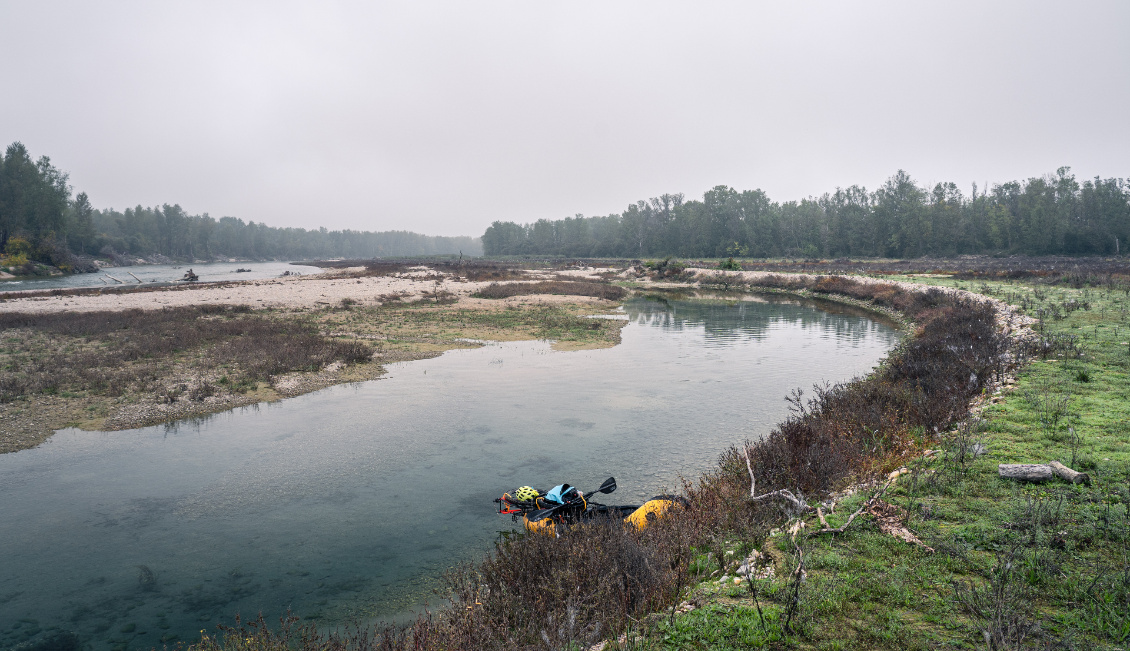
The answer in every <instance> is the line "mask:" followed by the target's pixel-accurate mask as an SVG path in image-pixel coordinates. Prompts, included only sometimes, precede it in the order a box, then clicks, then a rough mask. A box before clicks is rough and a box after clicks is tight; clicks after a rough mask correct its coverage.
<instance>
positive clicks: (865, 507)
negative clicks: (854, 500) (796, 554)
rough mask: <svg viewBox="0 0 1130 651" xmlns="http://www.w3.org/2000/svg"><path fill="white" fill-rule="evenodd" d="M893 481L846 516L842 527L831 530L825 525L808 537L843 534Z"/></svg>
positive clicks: (884, 485) (888, 481)
mask: <svg viewBox="0 0 1130 651" xmlns="http://www.w3.org/2000/svg"><path fill="white" fill-rule="evenodd" d="M893 481H894V480H893V479H891V480H887V483H885V484H883V487H882V488H880V489H879V491H878V492H877V493H875V494H874V495H872V496H871V499H869V500H867V501H866V502H864V503H863V504H862V505H861V506H860V507H859V508H858V509H856V510H855V513H852V514H851V515H849V516H848V519H847V522H845V523H844V524H843V526H842V527H836V528H832V527H829V526H827V525H825V527H824V528H823V529H818V530H816V531H813V532H811V533H809V534H808V535H810V536H816V535H818V534H822V533H843V532H844V531H845V530H846V529H847V528H848V526H849V525H851V523H852V520H855V518H856V517H857V516H858V515H859V514H860V513H863V511H864V510H866V509H868V508H870V507H871V505H872V504H874V503H875V500H877V499H879V498H880V497H882V496H883V493H886V492H887V488H889V487H890V485H891V483H892V482H893ZM821 520H823V518H821Z"/></svg>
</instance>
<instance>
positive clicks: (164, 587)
mask: <svg viewBox="0 0 1130 651" xmlns="http://www.w3.org/2000/svg"><path fill="white" fill-rule="evenodd" d="M618 316H619V318H625V319H627V320H628V321H629V323H628V325H627V326H625V328H624V329H623V342H622V343H621V344H620V345H618V346H615V347H613V348H609V349H601V350H583V351H570V352H558V351H554V350H552V349H551V346H550V343H549V342H544V341H531V342H511V343H492V344H488V345H485V346H483V347H481V348H477V349H468V350H453V351H449V352H447V353H445V354H443V355H442V356H440V357H437V358H434V359H429V360H422V361H415V362H407V363H400V364H393V365H391V366H390V367H389V371H390V372H389V374H388V375H387V376H385V377H384V378H382V379H380V380H374V381H370V382H364V383H359V384H353V385H342V386H337V387H332V388H329V389H325V390H323V391H319V392H316V393H312V394H308V395H305V396H301V397H298V398H293V399H289V400H284V401H280V402H277V403H271V404H262V405H259V406H257V407H253V408H243V409H238V410H235V411H232V412H227V413H223V414H219V415H216V416H213V417H210V418H206V419H203V420H199V421H193V422H182V423H177V424H173V425H168V426H159V427H148V428H143V429H137V430H130V431H122V432H85V431H78V430H73V429H71V430H63V431H60V432H59V433H57V434H56V435H55V436H54V437H53V438H51V439H50V440H49V441H47V442H46V443H45V444H43V445H41V446H40V447H38V448H36V449H32V450H25V451H21V452H16V453H13V454H7V455H2V456H0V504H2V505H3V516H4V517H3V518H0V549H2V550H4V551H3V554H2V555H0V647H5V648H6V647H9V646H14V645H16V644H20V643H24V642H27V641H35V640H42V639H44V638H45V636H50V635H52V634H58V633H59V632H66V634H73V635H74V636H77V640H79V641H81V643H82V644H84V645H87V646H89V648H93V649H125V648H150V647H153V646H157V647H160V646H161V645H162V644H166V643H167V644H169V645H170V646H171V645H173V644H175V643H176V642H190V641H192V640H195V639H198V638H199V633H200V631H201V630H202V629H208V630H210V629H212V628H213V627H214V626H215V625H216V624H218V623H229V624H230V623H232V621H233V619H234V615H235V614H236V613H237V612H239V613H242V614H243V615H244V616H245V617H246V616H254V615H255V614H256V613H258V612H259V611H262V612H263V613H264V615H265V616H267V617H268V618H277V617H278V616H279V615H281V614H282V613H283V612H285V610H286V609H287V608H290V609H292V610H293V612H294V613H295V614H298V615H300V616H302V617H303V618H305V619H310V620H313V621H316V622H319V623H321V624H323V625H325V626H336V625H341V624H343V623H345V622H350V621H361V622H371V621H375V620H379V619H395V618H397V617H402V616H404V615H405V613H410V612H412V611H413V609H416V608H418V607H419V605H420V604H421V603H422V602H423V601H424V600H426V599H429V598H430V599H431V601H432V603H436V602H438V601H439V600H438V599H437V598H436V597H435V596H430V595H431V590H432V589H434V588H436V587H438V586H439V581H438V577H439V576H440V575H441V573H442V572H443V570H444V569H446V568H448V567H451V566H452V565H454V564H456V563H459V562H463V561H466V560H468V559H474V558H478V557H480V556H481V554H482V553H484V552H485V551H487V550H489V549H490V548H491V545H492V544H493V542H494V541H495V540H496V539H497V536H498V532H499V531H500V530H509V529H512V528H513V527H514V526H515V525H513V524H512V523H511V522H510V520H509V519H508V518H507V517H505V516H499V515H497V514H496V513H495V512H494V509H495V506H494V505H493V504H492V500H493V498H495V497H498V496H499V495H500V494H501V493H502V492H503V491H506V490H513V489H514V488H515V487H517V486H520V485H524V484H530V485H534V486H537V487H541V488H546V487H550V486H553V485H555V484H558V483H563V482H568V483H571V484H574V485H577V486H578V487H580V488H581V489H583V490H587V489H589V488H595V487H596V486H597V485H599V483H600V482H601V481H602V480H604V479H605V478H607V477H609V476H615V477H616V479H617V481H618V483H619V486H620V488H619V490H618V491H617V492H616V493H614V494H612V495H610V496H607V499H605V500H604V501H605V502H606V503H610V504H626V503H633V502H635V503H638V502H640V501H642V500H644V499H645V498H647V497H649V496H651V495H654V494H657V493H660V492H663V491H664V489H667V488H677V487H678V485H679V477H680V476H685V477H688V478H693V477H696V476H697V475H699V474H700V473H702V472H703V471H705V470H708V469H710V468H711V467H712V466H713V464H714V463H715V461H716V460H717V457H718V455H719V453H720V452H722V451H723V450H724V449H725V448H726V447H727V446H729V445H731V444H734V443H739V442H741V441H743V440H745V439H754V438H757V437H759V436H762V435H764V434H765V433H766V432H768V431H769V430H770V429H771V428H772V426H773V424H774V423H776V422H778V421H780V420H781V419H782V417H783V416H784V415H785V414H786V413H787V409H786V407H787V404H786V403H785V402H784V400H783V397H784V396H785V395H786V393H788V391H789V390H790V389H792V388H794V387H798V386H799V387H809V386H810V385H811V384H812V383H814V382H819V381H824V380H829V381H841V380H846V379H849V378H852V377H854V376H857V375H860V374H864V373H867V372H869V371H870V370H871V369H872V368H873V366H874V365H875V364H876V363H877V362H879V361H880V360H881V359H882V358H883V356H884V355H885V354H886V353H887V352H888V351H889V350H890V349H891V348H892V347H893V346H894V345H896V344H897V342H898V340H899V338H900V334H899V332H898V331H897V330H895V329H894V328H893V327H891V326H890V325H889V324H884V323H882V322H879V321H876V320H874V319H873V318H871V317H869V316H868V315H865V314H863V313H860V312H858V311H856V310H854V309H851V308H844V307H841V306H836V305H835V304H826V303H821V304H817V303H812V302H802V301H796V300H782V299H777V298H766V297H760V298H759V297H746V298H745V299H744V300H733V301H719V300H714V301H694V300H678V299H676V298H671V297H669V298H659V297H650V298H633V299H631V300H629V301H627V302H626V303H625V305H624V308H623V309H622V310H621V313H620V314H619V315H618ZM71 639H76V638H73V637H72V638H71Z"/></svg>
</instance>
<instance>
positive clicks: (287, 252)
mask: <svg viewBox="0 0 1130 651" xmlns="http://www.w3.org/2000/svg"><path fill="white" fill-rule="evenodd" d="M93 223H94V227H95V230H96V231H97V232H98V233H99V234H100V235H101V237H100V238H99V239H98V240H97V241H96V242H94V244H93V246H95V247H100V248H99V249H98V250H99V251H101V250H102V249H105V248H106V247H109V248H110V249H113V250H114V251H118V252H129V253H132V254H135V255H146V254H147V253H159V254H161V255H164V256H168V257H170V258H176V259H185V260H193V259H198V258H204V259H208V258H214V257H228V258H251V259H266V258H275V259H290V260H312V259H325V258H374V257H386V256H405V255H440V254H447V253H459V252H462V253H464V254H466V255H482V245H481V243H480V242H479V240H478V238H473V237H439V236H431V235H420V234H418V233H412V232H409V231H382V232H371V231H354V230H340V231H331V230H328V229H326V228H325V227H323V228H319V229H313V230H306V229H304V228H275V227H271V226H267V225H266V224H261V223H260V224H257V223H255V222H244V221H243V220H242V219H238V218H236V217H221V218H219V219H216V218H214V217H212V216H210V215H208V214H207V213H204V214H203V215H189V214H187V213H185V211H184V209H182V208H181V207H180V206H179V205H172V206H170V205H169V204H165V205H163V206H161V207H152V208H145V207H143V206H137V207H136V208H127V209H126V210H125V211H124V212H119V211H117V210H96V211H94V214H93ZM74 244H78V245H81V243H78V242H75V243H74ZM88 252H89V251H88Z"/></svg>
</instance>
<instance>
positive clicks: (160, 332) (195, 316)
mask: <svg viewBox="0 0 1130 651" xmlns="http://www.w3.org/2000/svg"><path fill="white" fill-rule="evenodd" d="M17 329H23V330H27V331H34V332H36V333H47V334H50V335H56V336H60V337H65V338H69V339H71V341H72V342H73V343H75V344H76V348H77V349H76V350H71V351H67V350H65V349H61V348H60V347H52V349H51V350H46V351H42V352H35V351H32V352H28V353H25V354H21V355H20V359H19V362H20V363H19V364H18V365H17V364H13V365H10V366H9V367H8V368H6V369H3V370H0V402H10V401H12V400H14V399H16V398H18V397H19V396H21V395H31V394H40V393H56V392H59V391H63V390H70V391H91V392H93V393H96V394H102V395H110V396H117V395H121V394H123V393H125V392H127V391H129V390H131V389H132V390H137V391H149V390H153V389H157V388H159V387H160V384H161V382H162V380H163V376H164V375H166V373H165V372H164V369H163V366H164V365H165V364H167V363H169V362H170V361H172V360H173V359H174V358H175V357H177V356H178V355H183V354H184V353H187V352H189V351H203V352H204V355H205V356H206V357H207V359H208V362H209V364H212V365H215V366H223V365H231V366H234V367H236V368H238V369H239V377H238V379H237V380H236V382H237V383H238V382H239V381H243V382H249V381H258V380H264V379H267V378H268V377H269V376H271V375H274V374H278V373H285V372H289V371H297V370H315V369H318V368H321V367H322V366H325V365H326V364H329V363H331V362H334V361H338V360H340V361H343V362H346V363H355V362H361V361H366V360H368V359H370V358H371V356H372V351H370V350H369V348H368V347H367V346H366V345H365V344H362V343H359V342H350V341H340V340H336V339H331V338H327V337H324V336H322V335H320V334H318V332H317V331H316V330H315V328H314V326H313V325H312V324H308V323H302V322H296V321H290V320H281V319H271V318H268V317H266V316H261V315H256V314H252V313H251V310H250V308H248V307H246V306H234V307H232V306H215V305H206V306H191V307H178V308H166V309H164V310H156V311H145V310H124V311H120V312H90V313H87V314H83V315H75V314H73V313H52V314H27V313H7V314H0V330H5V331H9V330H12V331H14V330H17ZM76 340H77V341H76ZM197 396H200V392H199V391H197ZM202 398H203V396H200V397H199V398H198V399H202Z"/></svg>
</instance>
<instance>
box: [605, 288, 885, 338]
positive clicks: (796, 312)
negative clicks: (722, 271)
mask: <svg viewBox="0 0 1130 651" xmlns="http://www.w3.org/2000/svg"><path fill="white" fill-rule="evenodd" d="M827 307H828V308H832V311H829V310H828V309H822V308H825V306H820V307H817V306H816V305H815V304H813V303H809V302H801V301H795V300H755V301H749V300H741V301H718V300H706V301H704V300H674V299H666V298H657V297H646V298H637V299H633V300H629V301H627V302H625V303H624V310H625V312H627V314H628V318H629V319H630V320H631V321H632V322H633V323H637V324H639V325H644V326H650V327H654V328H659V329H661V330H668V331H674V332H683V331H688V330H702V331H703V333H704V335H705V337H706V340H707V341H709V342H714V343H719V344H725V343H736V342H738V341H742V340H748V339H752V340H763V339H765V338H766V337H767V336H768V334H769V332H770V330H772V329H774V328H780V327H781V326H785V325H788V326H793V327H796V326H799V327H800V329H801V330H802V331H803V332H805V333H806V334H812V335H813V336H821V337H832V338H834V339H836V340H837V341H841V342H843V343H846V344H849V345H853V346H855V345H859V344H861V343H863V342H864V341H865V340H867V339H870V340H874V339H875V338H879V339H881V340H884V341H885V342H886V343H893V342H894V340H895V339H897V338H898V332H897V331H895V330H894V329H893V328H892V327H890V326H887V325H884V324H881V323H878V322H876V321H875V320H874V319H872V318H868V317H867V316H866V315H865V314H864V313H863V312H862V311H861V310H855V309H843V307H842V306H833V305H830V306H827Z"/></svg>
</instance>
